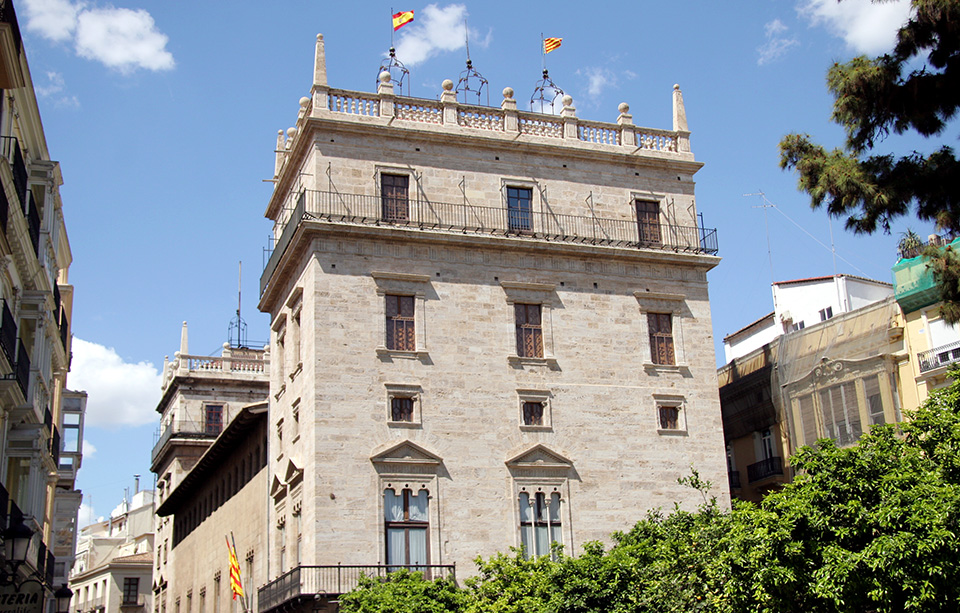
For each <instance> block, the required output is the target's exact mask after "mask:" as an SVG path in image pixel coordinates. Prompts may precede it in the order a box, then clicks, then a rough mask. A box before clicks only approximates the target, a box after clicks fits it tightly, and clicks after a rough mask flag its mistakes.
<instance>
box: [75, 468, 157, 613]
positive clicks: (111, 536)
mask: <svg viewBox="0 0 960 613" xmlns="http://www.w3.org/2000/svg"><path fill="white" fill-rule="evenodd" d="M139 488H140V481H139V476H138V478H137V480H136V486H135V488H134V492H133V495H132V496H130V495H125V496H124V500H123V502H122V503H121V504H120V505H118V506H117V508H116V509H114V510H113V512H112V513H111V514H110V517H109V518H108V519H101V520H99V521H97V522H95V523H93V524H90V525H89V526H84V527H83V528H82V529H81V530H80V531H79V539H78V542H77V550H76V561H75V563H74V565H73V568H72V569H71V572H70V589H71V590H72V591H73V600H72V603H71V607H70V611H71V612H79V613H121V612H122V611H123V612H127V613H149V612H150V610H151V606H150V605H151V603H152V602H153V600H152V587H153V566H154V565H153V561H154V533H153V529H154V509H155V505H154V503H155V500H154V492H153V491H151V490H140V489H139Z"/></svg>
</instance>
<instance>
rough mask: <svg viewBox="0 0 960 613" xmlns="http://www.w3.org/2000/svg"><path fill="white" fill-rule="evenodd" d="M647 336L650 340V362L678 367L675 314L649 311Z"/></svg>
mask: <svg viewBox="0 0 960 613" xmlns="http://www.w3.org/2000/svg"><path fill="white" fill-rule="evenodd" d="M647 335H648V337H649V338H650V361H651V362H653V363H654V364H655V365H657V366H676V365H677V352H676V349H675V344H676V343H675V341H674V338H673V313H661V312H656V311H648V312H647Z"/></svg>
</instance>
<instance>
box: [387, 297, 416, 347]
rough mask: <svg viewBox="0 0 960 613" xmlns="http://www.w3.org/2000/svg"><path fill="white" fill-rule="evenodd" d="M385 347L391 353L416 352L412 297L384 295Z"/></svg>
mask: <svg viewBox="0 0 960 613" xmlns="http://www.w3.org/2000/svg"><path fill="white" fill-rule="evenodd" d="M385 298H386V323H387V326H386V331H387V338H386V346H387V349H389V350H391V351H416V350H417V335H416V323H415V322H416V319H415V317H414V310H415V307H414V305H415V301H414V297H413V296H398V295H395V294H387V295H386V297H385Z"/></svg>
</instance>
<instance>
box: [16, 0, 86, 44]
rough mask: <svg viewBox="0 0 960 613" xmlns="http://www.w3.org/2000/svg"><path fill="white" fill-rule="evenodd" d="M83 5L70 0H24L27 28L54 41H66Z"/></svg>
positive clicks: (70, 36) (69, 37) (75, 24)
mask: <svg viewBox="0 0 960 613" xmlns="http://www.w3.org/2000/svg"><path fill="white" fill-rule="evenodd" d="M83 6H84V4H83V3H82V2H76V3H74V2H70V0H26V1H25V2H24V10H25V12H26V17H27V30H29V31H30V32H36V33H38V34H40V35H41V36H43V37H44V38H47V39H49V40H52V41H55V42H66V41H68V40H70V39H72V38H73V33H74V31H75V30H76V29H77V14H78V13H79V12H80V11H81V10H82V9H83Z"/></svg>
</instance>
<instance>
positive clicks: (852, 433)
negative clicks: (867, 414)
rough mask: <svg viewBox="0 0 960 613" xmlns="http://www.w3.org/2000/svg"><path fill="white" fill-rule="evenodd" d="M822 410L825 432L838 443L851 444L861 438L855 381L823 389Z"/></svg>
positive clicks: (821, 394) (821, 395)
mask: <svg viewBox="0 0 960 613" xmlns="http://www.w3.org/2000/svg"><path fill="white" fill-rule="evenodd" d="M820 410H821V411H823V430H824V434H825V435H826V436H828V437H829V438H832V439H833V440H834V441H835V442H836V443H837V445H840V446H843V445H850V444H853V443H854V442H856V441H857V440H859V438H860V435H861V434H862V430H861V427H860V408H859V403H858V402H857V391H856V385H855V384H854V382H853V381H848V382H846V383H841V384H840V385H834V386H833V387H831V388H829V389H825V390H821V391H820Z"/></svg>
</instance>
